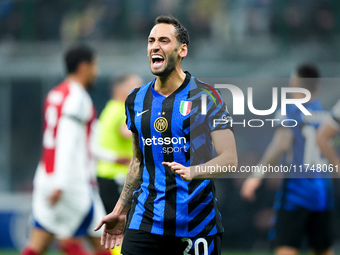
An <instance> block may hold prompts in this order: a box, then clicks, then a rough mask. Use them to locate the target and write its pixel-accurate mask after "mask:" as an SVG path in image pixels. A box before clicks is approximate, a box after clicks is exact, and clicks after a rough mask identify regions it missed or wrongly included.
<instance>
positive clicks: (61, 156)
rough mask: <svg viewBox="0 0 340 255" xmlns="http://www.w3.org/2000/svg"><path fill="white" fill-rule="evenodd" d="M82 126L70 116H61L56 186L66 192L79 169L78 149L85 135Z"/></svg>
mask: <svg viewBox="0 0 340 255" xmlns="http://www.w3.org/2000/svg"><path fill="white" fill-rule="evenodd" d="M83 132H84V131H83V127H82V124H81V123H80V122H78V121H76V120H75V119H73V118H70V117H69V116H66V115H64V116H61V118H60V120H59V126H58V131H57V139H56V152H55V185H56V188H60V189H61V190H64V189H65V188H66V187H68V186H69V185H72V181H74V180H72V179H73V176H74V175H73V173H72V172H73V171H75V170H77V169H74V168H75V167H77V164H75V160H76V158H77V157H76V155H75V154H76V153H77V150H79V148H77V147H78V146H77V145H78V144H79V140H80V139H84V138H83V137H82V133H83Z"/></svg>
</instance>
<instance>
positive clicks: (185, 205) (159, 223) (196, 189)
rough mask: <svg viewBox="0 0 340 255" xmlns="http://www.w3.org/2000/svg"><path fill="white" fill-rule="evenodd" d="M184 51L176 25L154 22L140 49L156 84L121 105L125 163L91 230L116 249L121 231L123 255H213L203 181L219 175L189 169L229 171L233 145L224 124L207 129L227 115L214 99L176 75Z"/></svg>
mask: <svg viewBox="0 0 340 255" xmlns="http://www.w3.org/2000/svg"><path fill="white" fill-rule="evenodd" d="M188 44H189V35H188V32H187V30H186V29H185V28H184V27H183V26H182V25H181V24H180V22H179V21H178V20H177V19H176V18H174V17H172V16H159V17H157V18H156V20H155V25H154V27H153V28H152V30H151V32H150V35H149V37H148V46H147V51H148V58H149V64H150V69H151V72H152V73H153V74H154V75H155V76H156V78H155V79H154V80H153V81H151V82H149V83H147V84H145V85H144V86H142V87H141V88H139V89H135V90H134V91H133V92H132V93H131V94H130V95H129V97H128V98H127V100H126V115H127V125H128V128H129V129H130V130H131V131H132V134H133V136H132V140H133V157H132V160H131V163H130V166H129V171H128V175H127V177H126V180H125V184H124V187H123V190H122V193H121V195H120V198H119V200H118V202H117V204H116V206H115V208H114V209H113V211H112V212H111V213H110V214H108V215H107V216H106V217H104V218H103V219H102V221H101V222H100V223H99V224H98V226H97V227H96V230H98V229H99V228H100V227H101V226H102V225H105V226H104V231H103V233H102V245H104V246H105V247H106V248H110V247H111V248H112V247H114V246H115V245H120V244H121V243H122V239H123V231H124V229H125V224H126V231H125V233H124V242H123V245H122V254H124V255H132V254H134V255H137V254H138V255H139V254H149V255H153V254H154V255H156V254H157V255H158V254H172V255H176V254H220V253H221V234H222V232H223V227H222V223H221V216H220V213H219V210H218V206H217V200H216V197H215V190H214V182H213V180H211V179H212V178H215V177H217V176H220V175H222V174H224V173H217V174H216V173H215V174H211V173H207V172H205V171H195V169H196V170H197V168H195V167H193V166H199V167H201V168H202V169H203V168H204V167H206V166H216V165H219V166H233V167H236V165H237V152H236V145H235V140H234V135H233V132H232V130H231V129H230V122H228V121H225V123H224V124H221V125H214V120H215V119H222V117H225V118H226V119H227V118H228V116H229V114H228V112H227V111H226V105H225V103H224V102H223V101H222V99H221V96H220V94H219V93H218V92H216V91H215V90H214V89H213V88H212V87H211V86H209V85H207V84H204V83H202V82H200V81H198V80H197V79H196V78H195V77H193V76H192V75H191V74H190V73H189V72H184V71H183V70H182V67H181V63H182V59H183V58H184V57H186V56H187V53H188ZM201 97H203V98H205V99H206V109H202V108H204V107H201V103H202V102H201ZM203 101H204V100H203ZM212 143H213V144H214V147H215V149H216V152H217V154H218V156H217V157H215V158H213V157H212ZM129 210H130V213H129V214H128V211H129ZM127 214H128V219H127V221H126V218H127Z"/></svg>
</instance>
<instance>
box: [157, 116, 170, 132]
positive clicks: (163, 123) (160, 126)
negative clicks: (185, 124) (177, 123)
mask: <svg viewBox="0 0 340 255" xmlns="http://www.w3.org/2000/svg"><path fill="white" fill-rule="evenodd" d="M154 127H155V129H156V131H157V132H159V133H163V132H164V131H165V130H167V128H168V121H167V120H166V118H164V117H159V118H157V119H156V120H155V123H154Z"/></svg>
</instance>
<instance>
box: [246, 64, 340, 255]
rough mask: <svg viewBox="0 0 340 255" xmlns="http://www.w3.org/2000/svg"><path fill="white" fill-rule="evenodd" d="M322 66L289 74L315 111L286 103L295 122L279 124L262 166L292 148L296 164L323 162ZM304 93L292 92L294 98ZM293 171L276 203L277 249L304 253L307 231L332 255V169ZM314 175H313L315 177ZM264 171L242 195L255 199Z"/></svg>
mask: <svg viewBox="0 0 340 255" xmlns="http://www.w3.org/2000/svg"><path fill="white" fill-rule="evenodd" d="M318 78H319V71H318V69H317V68H316V67H315V66H314V65H311V64H303V65H300V66H299V67H298V68H297V69H296V70H295V73H294V74H293V76H292V77H291V80H290V86H291V87H294V88H296V87H301V88H305V89H307V90H309V91H310V92H311V99H310V101H309V102H307V103H305V104H304V107H305V108H306V109H307V110H308V111H310V112H312V116H305V115H304V114H303V113H302V112H301V110H300V109H298V108H297V107H296V106H295V105H293V104H290V105H288V106H287V116H285V118H287V119H295V120H296V121H297V122H298V124H297V125H296V126H295V127H278V128H277V129H276V131H275V133H274V137H273V139H272V141H271V143H270V144H269V146H268V147H267V149H266V150H265V153H264V155H263V157H262V159H261V160H260V161H259V163H258V166H268V165H272V166H273V165H275V164H277V163H278V161H279V159H280V157H281V156H283V154H285V153H291V156H292V159H291V162H289V163H291V164H292V165H295V166H296V167H297V168H298V167H299V166H304V167H305V165H304V164H309V165H310V166H311V167H312V165H316V164H320V163H321V162H322V160H323V159H322V158H321V153H320V151H319V149H318V147H317V145H316V130H317V128H318V127H319V125H320V124H321V123H322V122H323V120H324V119H325V112H324V111H323V108H322V106H321V103H320V102H319V100H318V99H316V98H315V94H316V91H317V88H318ZM302 97H304V94H302V93H292V98H295V99H298V98H302ZM302 172H303V173H304V174H299V176H296V173H295V175H294V173H291V174H288V175H287V176H285V177H286V178H285V179H284V180H283V187H282V188H281V190H279V191H278V192H277V194H276V203H275V205H274V209H275V210H276V211H277V218H276V222H275V228H274V230H273V232H272V234H273V235H274V236H273V239H274V240H273V241H274V248H275V253H276V254H277V255H296V254H298V253H299V249H300V248H301V244H302V241H303V238H304V237H307V238H308V241H309V246H310V248H311V249H312V252H313V254H318V255H331V254H333V251H332V242H333V240H332V239H333V237H332V210H333V189H332V181H331V179H330V176H329V173H314V172H309V173H305V169H303V171H302ZM312 175H313V178H310V177H312ZM262 177H263V175H262V173H254V174H253V175H252V176H251V178H248V179H247V180H246V181H245V182H244V184H243V186H242V189H241V195H242V196H243V197H244V198H246V199H248V200H254V198H255V191H256V189H257V188H258V187H259V186H260V185H261V183H262V179H261V178H262Z"/></svg>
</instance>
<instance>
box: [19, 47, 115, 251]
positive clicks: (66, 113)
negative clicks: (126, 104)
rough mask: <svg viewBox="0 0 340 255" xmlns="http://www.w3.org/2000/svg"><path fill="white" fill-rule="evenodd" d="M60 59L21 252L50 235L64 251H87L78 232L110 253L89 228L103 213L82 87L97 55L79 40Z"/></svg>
mask: <svg viewBox="0 0 340 255" xmlns="http://www.w3.org/2000/svg"><path fill="white" fill-rule="evenodd" d="M64 60H65V65H66V69H67V77H66V79H65V80H64V81H63V82H62V83H61V84H59V85H58V86H56V87H55V88H53V89H52V90H51V91H49V93H48V94H47V97H46V100H45V105H44V112H43V116H44V118H43V119H44V128H43V152H42V157H41V160H40V162H39V165H38V167H37V171H36V174H35V177H34V190H33V201H32V203H33V204H32V215H33V228H32V232H31V235H30V240H29V243H28V245H27V246H26V247H25V248H24V250H23V251H22V253H21V254H23V255H39V254H43V253H44V252H45V251H46V250H47V249H48V247H49V245H50V244H51V242H52V241H53V239H54V237H56V238H57V239H59V240H60V245H61V249H62V250H63V252H65V253H66V254H72V255H83V254H87V252H86V250H85V249H84V248H83V247H82V246H81V242H80V237H81V236H88V237H89V239H90V241H91V243H92V245H93V246H94V248H95V250H96V254H97V255H99V254H103V255H105V254H110V252H109V251H107V250H105V249H103V248H102V246H101V245H100V236H98V235H96V234H94V232H93V231H92V228H93V227H94V226H93V224H94V222H97V221H98V220H100V218H101V217H103V216H104V215H105V211H104V207H103V205H102V203H101V200H100V198H99V195H98V192H97V193H96V192H95V189H94V187H93V185H91V182H92V181H93V176H95V174H94V172H93V173H91V171H94V169H90V168H91V166H93V165H92V164H91V162H92V161H93V160H92V158H91V157H90V156H89V155H90V148H89V147H90V146H89V141H90V137H89V135H90V127H91V123H92V122H93V121H94V119H95V110H94V106H93V104H92V100H91V98H90V96H89V94H88V93H87V91H86V89H88V88H89V87H90V86H92V84H93V82H94V79H95V78H96V76H97V60H96V57H95V53H94V52H93V50H92V49H91V48H89V47H87V46H81V45H79V46H75V47H72V48H70V49H69V50H68V51H67V52H66V54H65V59H64ZM91 176H92V177H91ZM94 180H95V179H94Z"/></svg>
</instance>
